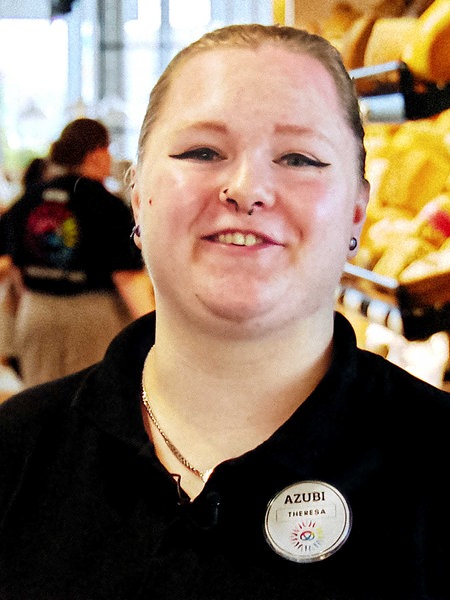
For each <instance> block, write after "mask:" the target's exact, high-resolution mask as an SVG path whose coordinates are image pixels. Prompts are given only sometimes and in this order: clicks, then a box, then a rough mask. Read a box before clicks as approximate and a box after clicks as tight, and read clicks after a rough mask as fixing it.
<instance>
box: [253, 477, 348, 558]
mask: <svg viewBox="0 0 450 600" xmlns="http://www.w3.org/2000/svg"><path fill="white" fill-rule="evenodd" d="M350 529H351V512H350V508H349V505H348V503H347V501H346V500H345V498H344V496H343V495H342V494H341V493H340V492H339V491H338V490H337V489H336V488H335V487H333V486H332V485H330V484H328V483H324V482H323V481H300V482H298V483H294V484H292V485H290V486H288V487H286V488H284V490H281V492H278V494H276V495H275V496H274V497H273V498H272V500H271V501H270V502H269V504H268V505H267V510H266V515H265V520H264V534H265V537H266V541H267V543H268V544H269V546H270V547H271V548H272V550H274V551H275V552H276V553H277V554H279V555H280V556H282V557H283V558H286V559H288V560H292V561H294V562H299V563H308V562H317V561H319V560H323V559H324V558H327V557H328V556H330V555H331V554H334V553H335V552H336V551H337V550H339V548H340V547H341V546H342V544H343V543H344V542H345V540H346V539H347V537H348V534H349V533H350Z"/></svg>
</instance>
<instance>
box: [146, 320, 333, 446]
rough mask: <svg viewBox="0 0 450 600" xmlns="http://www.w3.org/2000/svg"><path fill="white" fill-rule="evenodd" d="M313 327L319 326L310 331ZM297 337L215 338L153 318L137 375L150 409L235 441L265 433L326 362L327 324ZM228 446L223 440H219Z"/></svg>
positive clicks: (200, 431)
mask: <svg viewBox="0 0 450 600" xmlns="http://www.w3.org/2000/svg"><path fill="white" fill-rule="evenodd" d="M316 331H326V333H325V334H323V335H321V336H318V335H317V334H316V333H315V332H316ZM301 333H302V335H297V336H296V335H293V336H290V337H288V336H286V335H280V336H278V337H271V338H270V339H265V340H264V339H263V340H261V339H259V340H234V341H232V340H230V339H226V340H221V339H220V338H219V339H217V337H214V339H212V338H211V339H208V338H207V337H206V336H201V335H200V334H199V333H197V335H195V336H194V335H192V334H189V335H186V332H179V331H177V330H176V329H175V330H174V328H173V324H172V327H171V328H170V330H169V328H168V329H167V331H165V328H164V323H162V324H161V323H160V322H158V325H157V338H156V343H155V346H154V349H153V351H152V356H151V360H150V361H148V364H147V367H146V372H145V374H144V375H145V378H146V384H147V389H148V390H149V393H150V395H151V397H152V398H154V401H153V403H154V405H155V411H156V412H157V414H158V415H160V416H161V417H162V418H163V417H164V416H165V417H166V418H165V421H166V422H167V423H172V422H174V421H176V422H177V423H178V425H179V426H180V427H183V426H185V425H186V424H188V425H189V428H190V429H191V433H193V434H194V433H195V435H197V436H199V435H200V436H203V435H205V433H204V432H207V435H211V437H213V438H214V439H217V438H220V437H223V435H224V431H226V432H227V433H226V437H227V436H228V441H230V440H229V434H230V433H229V432H230V431H232V432H236V440H235V441H236V445H237V446H239V445H240V444H242V443H245V442H243V440H242V433H243V429H245V430H246V432H245V433H246V439H247V440H250V439H255V440H256V441H257V442H258V441H261V440H262V439H266V438H267V437H269V436H270V435H271V434H272V433H273V431H275V430H276V429H277V428H278V427H279V426H280V425H281V424H282V423H283V422H284V421H285V420H286V419H287V418H289V416H290V415H291V414H292V413H293V412H294V411H295V409H296V408H297V407H298V406H299V405H300V404H301V403H302V402H303V401H304V400H305V399H306V398H307V397H308V396H309V394H310V393H311V391H312V390H313V389H314V388H315V387H316V385H317V383H318V382H319V381H320V379H321V378H322V377H323V375H324V373H325V371H326V370H327V368H328V366H329V363H330V356H331V337H332V322H331V323H330V324H329V326H328V328H325V327H323V325H322V327H321V328H318V327H317V328H316V329H315V330H313V331H309V330H308V331H306V330H304V331H303V332H301ZM226 445H227V447H228V444H226Z"/></svg>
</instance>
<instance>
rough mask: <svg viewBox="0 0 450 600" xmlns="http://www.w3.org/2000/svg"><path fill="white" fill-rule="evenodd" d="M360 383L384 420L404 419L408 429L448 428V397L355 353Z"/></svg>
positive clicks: (386, 363)
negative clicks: (430, 426) (413, 427)
mask: <svg viewBox="0 0 450 600" xmlns="http://www.w3.org/2000/svg"><path fill="white" fill-rule="evenodd" d="M358 361H359V369H358V372H359V379H360V384H361V385H362V386H363V387H364V389H366V390H367V397H368V398H370V399H371V400H373V401H374V402H376V404H377V405H378V409H380V410H381V411H384V415H385V417H386V418H387V419H391V420H392V421H396V422H397V423H399V422H401V421H402V420H403V421H404V420H405V419H407V420H408V423H409V425H408V427H409V428H411V427H412V426H417V427H421V426H423V425H425V423H428V424H431V423H433V424H434V425H433V427H437V428H440V427H444V428H446V429H447V430H448V429H449V428H450V394H449V393H448V392H446V391H444V390H442V389H439V388H438V387H435V386H434V385H431V384H430V383H427V382H426V381H423V380H421V379H419V378H418V377H415V376H414V375H412V374H411V373H409V372H408V371H406V370H404V369H403V368H401V367H398V366H397V365H395V364H393V363H392V362H390V361H389V360H387V359H385V358H383V357H382V356H379V355H377V354H374V353H372V352H368V351H365V350H359V351H358Z"/></svg>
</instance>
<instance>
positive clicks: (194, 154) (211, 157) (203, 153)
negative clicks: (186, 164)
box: [170, 148, 221, 162]
mask: <svg viewBox="0 0 450 600" xmlns="http://www.w3.org/2000/svg"><path fill="white" fill-rule="evenodd" d="M170 158H177V159H178V160H198V161H203V162H212V161H216V160H219V159H220V158H221V157H220V154H219V153H218V152H216V151H215V150H212V148H194V149H193V150H186V152H181V153H180V154H170Z"/></svg>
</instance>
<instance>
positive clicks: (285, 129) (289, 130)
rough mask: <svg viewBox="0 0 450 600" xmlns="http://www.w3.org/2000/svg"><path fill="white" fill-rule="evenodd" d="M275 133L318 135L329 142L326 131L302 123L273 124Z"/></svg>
mask: <svg viewBox="0 0 450 600" xmlns="http://www.w3.org/2000/svg"><path fill="white" fill-rule="evenodd" d="M275 133H282V134H294V135H305V134H306V135H313V136H318V137H320V138H322V139H324V140H325V141H327V142H329V141H330V140H329V138H328V136H327V135H326V133H322V132H321V131H320V130H318V129H314V128H313V127H308V126H303V125H293V124H288V125H285V124H281V123H280V124H279V125H275Z"/></svg>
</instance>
